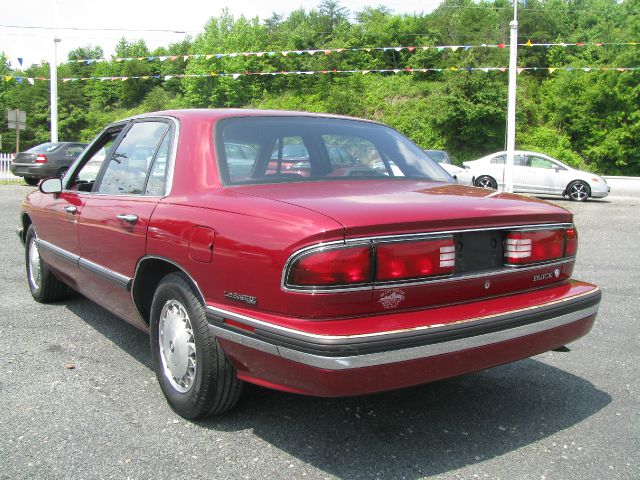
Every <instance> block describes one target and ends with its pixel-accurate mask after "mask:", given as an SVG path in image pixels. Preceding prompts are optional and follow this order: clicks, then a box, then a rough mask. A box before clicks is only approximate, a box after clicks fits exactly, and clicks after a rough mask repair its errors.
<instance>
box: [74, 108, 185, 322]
mask: <svg viewBox="0 0 640 480" xmlns="http://www.w3.org/2000/svg"><path fill="white" fill-rule="evenodd" d="M171 125H172V124H171V122H169V121H167V120H148V119H145V120H143V121H134V122H133V123H132V124H131V126H130V128H128V129H127V130H126V131H125V132H124V134H123V135H122V136H121V140H120V142H119V143H118V144H117V145H116V146H115V148H114V149H113V150H112V152H111V153H110V155H109V156H108V158H107V163H106V165H105V166H104V167H103V168H102V170H101V172H100V175H99V176H98V179H97V180H96V185H95V186H94V188H93V191H92V193H91V195H89V196H88V197H87V199H86V201H85V205H84V209H83V213H82V216H81V218H80V221H79V225H78V237H79V241H80V251H81V258H80V260H79V267H80V270H81V271H82V273H83V277H84V278H85V279H86V284H85V286H84V288H85V292H86V294H87V295H88V296H90V297H91V298H93V299H96V301H97V302H98V303H101V304H102V305H103V306H105V307H107V308H109V309H111V310H112V311H114V312H116V313H117V314H119V315H120V316H122V317H123V318H125V319H126V320H128V321H130V322H131V323H134V324H137V325H139V326H141V327H144V326H145V323H144V321H143V319H142V318H141V317H140V315H139V314H138V313H137V311H136V310H135V307H134V305H133V302H132V299H131V292H130V289H131V282H132V280H133V277H134V275H135V269H136V266H137V264H138V261H139V260H140V259H141V258H142V257H143V256H144V255H145V252H146V236H147V228H148V225H149V220H150V219H151V215H152V213H153V210H154V209H155V207H156V205H157V203H158V201H159V200H160V198H162V196H163V195H164V194H165V191H164V185H165V175H166V171H167V168H166V164H167V157H168V153H169V146H170V144H171V139H172V136H173V135H172V132H173V129H172V127H171Z"/></svg>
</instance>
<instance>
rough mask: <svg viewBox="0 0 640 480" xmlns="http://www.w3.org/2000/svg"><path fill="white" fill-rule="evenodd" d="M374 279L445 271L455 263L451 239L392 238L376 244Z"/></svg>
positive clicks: (445, 273) (421, 275)
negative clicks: (401, 239)
mask: <svg viewBox="0 0 640 480" xmlns="http://www.w3.org/2000/svg"><path fill="white" fill-rule="evenodd" d="M376 253H377V260H378V263H377V268H376V280H379V281H384V280H398V279H406V278H416V277H427V276H431V275H447V274H451V273H453V269H454V267H455V258H456V253H455V245H454V243H453V239H451V238H449V239H444V240H427V241H418V242H394V243H386V244H384V243H383V244H380V245H378V246H377V247H376Z"/></svg>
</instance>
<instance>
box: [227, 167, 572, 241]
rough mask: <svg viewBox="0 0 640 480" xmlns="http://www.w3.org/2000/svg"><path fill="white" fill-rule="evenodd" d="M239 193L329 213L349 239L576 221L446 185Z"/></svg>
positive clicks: (536, 205)
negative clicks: (341, 226)
mask: <svg viewBox="0 0 640 480" xmlns="http://www.w3.org/2000/svg"><path fill="white" fill-rule="evenodd" d="M238 190H239V191H242V192H243V193H245V194H250V195H256V196H259V197H265V198H270V199H272V200H277V201H280V202H285V203H289V204H293V205H297V206H300V207H303V208H306V209H309V210H313V211H316V212H319V213H322V214H324V215H327V216H329V217H331V218H333V219H335V220H336V221H338V222H339V223H341V224H342V225H343V226H344V229H345V237H346V238H347V239H351V238H359V237H368V236H379V235H396V234H407V233H423V232H424V233H427V232H435V231H447V230H459V229H485V228H487V227H504V226H513V225H521V224H545V223H560V222H570V221H571V214H570V213H569V212H568V211H566V210H565V209H563V208H560V207H557V206H555V205H552V204H550V203H547V202H543V201H541V200H538V199H534V198H529V197H522V196H518V195H512V194H507V193H502V192H497V191H494V190H487V189H480V188H471V187H464V186H460V185H453V184H445V183H441V182H419V181H410V180H383V181H326V182H296V183H287V184H280V185H277V187H276V186H274V185H273V184H271V185H251V186H244V187H239V189H238Z"/></svg>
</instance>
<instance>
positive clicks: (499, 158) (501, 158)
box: [491, 155, 505, 165]
mask: <svg viewBox="0 0 640 480" xmlns="http://www.w3.org/2000/svg"><path fill="white" fill-rule="evenodd" d="M504 159H505V156H504V155H498V156H497V157H493V158H492V159H491V164H492V165H494V164H498V165H504Z"/></svg>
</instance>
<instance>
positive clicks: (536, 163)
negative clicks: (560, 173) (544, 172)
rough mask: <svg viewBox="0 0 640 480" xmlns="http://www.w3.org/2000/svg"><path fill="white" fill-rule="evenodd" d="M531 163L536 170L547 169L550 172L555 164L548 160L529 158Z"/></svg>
mask: <svg viewBox="0 0 640 480" xmlns="http://www.w3.org/2000/svg"><path fill="white" fill-rule="evenodd" d="M529 161H530V162H531V166H532V167H534V168H547V169H549V170H551V169H553V168H554V164H553V163H552V162H551V161H549V160H547V159H546V158H541V157H529Z"/></svg>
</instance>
